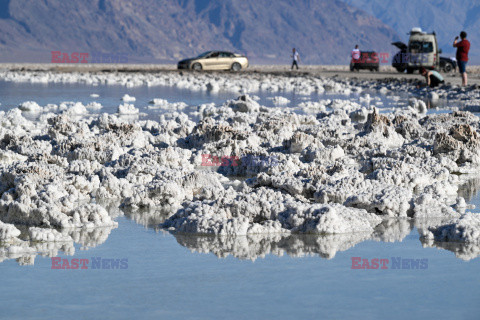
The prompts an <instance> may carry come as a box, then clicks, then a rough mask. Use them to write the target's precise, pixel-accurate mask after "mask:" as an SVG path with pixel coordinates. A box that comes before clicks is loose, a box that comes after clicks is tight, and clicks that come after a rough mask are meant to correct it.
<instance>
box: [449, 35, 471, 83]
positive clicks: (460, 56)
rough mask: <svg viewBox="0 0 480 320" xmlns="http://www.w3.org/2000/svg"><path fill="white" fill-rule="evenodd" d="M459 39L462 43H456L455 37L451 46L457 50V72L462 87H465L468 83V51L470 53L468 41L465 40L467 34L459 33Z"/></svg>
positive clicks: (456, 38)
mask: <svg viewBox="0 0 480 320" xmlns="http://www.w3.org/2000/svg"><path fill="white" fill-rule="evenodd" d="M460 38H462V41H460V42H457V41H458V36H457V37H455V40H454V41H453V46H454V47H455V48H457V57H456V58H457V63H458V70H459V71H460V74H461V75H462V86H466V85H467V83H468V77H467V62H468V51H470V41H468V40H467V33H466V32H465V31H462V32H460Z"/></svg>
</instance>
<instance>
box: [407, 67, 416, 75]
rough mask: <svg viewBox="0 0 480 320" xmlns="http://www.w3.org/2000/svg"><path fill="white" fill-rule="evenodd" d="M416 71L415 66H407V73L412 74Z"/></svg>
mask: <svg viewBox="0 0 480 320" xmlns="http://www.w3.org/2000/svg"><path fill="white" fill-rule="evenodd" d="M414 71H415V69H413V68H407V73H408V74H412V73H413V72H414Z"/></svg>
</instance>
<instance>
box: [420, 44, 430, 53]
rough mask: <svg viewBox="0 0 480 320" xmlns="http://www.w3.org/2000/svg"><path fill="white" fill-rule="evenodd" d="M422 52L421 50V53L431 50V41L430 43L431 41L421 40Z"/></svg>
mask: <svg viewBox="0 0 480 320" xmlns="http://www.w3.org/2000/svg"><path fill="white" fill-rule="evenodd" d="M422 52H423V53H430V52H433V43H431V42H423V43H422Z"/></svg>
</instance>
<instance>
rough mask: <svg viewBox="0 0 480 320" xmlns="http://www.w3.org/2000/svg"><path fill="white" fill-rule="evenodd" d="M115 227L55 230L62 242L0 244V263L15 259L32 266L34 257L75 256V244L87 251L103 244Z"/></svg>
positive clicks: (15, 240) (18, 241) (18, 240)
mask: <svg viewBox="0 0 480 320" xmlns="http://www.w3.org/2000/svg"><path fill="white" fill-rule="evenodd" d="M116 228H117V227H104V228H93V229H86V228H84V229H63V230H57V231H59V232H60V233H61V234H62V239H68V240H62V241H52V242H38V241H28V240H21V239H14V240H12V241H9V242H5V243H0V263H1V262H3V261H5V260H9V259H15V260H17V262H18V264H20V265H33V264H34V262H35V257H36V256H37V255H40V256H42V257H56V256H58V255H59V254H60V253H63V254H65V255H68V256H73V255H74V254H75V244H79V245H80V250H88V249H89V248H94V247H96V246H99V245H101V244H102V243H104V242H105V241H106V240H107V239H108V237H109V235H110V233H111V232H112V230H113V229H116Z"/></svg>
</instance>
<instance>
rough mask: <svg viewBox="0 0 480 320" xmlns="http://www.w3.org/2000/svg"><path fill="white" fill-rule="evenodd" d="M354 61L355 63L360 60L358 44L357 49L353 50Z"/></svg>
mask: <svg viewBox="0 0 480 320" xmlns="http://www.w3.org/2000/svg"><path fill="white" fill-rule="evenodd" d="M352 59H353V60H354V61H355V60H358V59H360V49H358V44H357V45H356V46H355V49H353V50H352Z"/></svg>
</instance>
